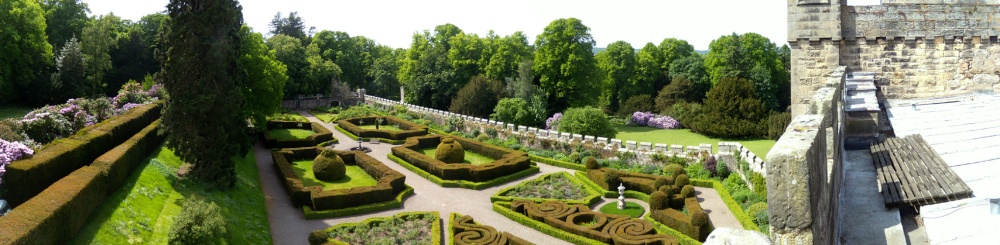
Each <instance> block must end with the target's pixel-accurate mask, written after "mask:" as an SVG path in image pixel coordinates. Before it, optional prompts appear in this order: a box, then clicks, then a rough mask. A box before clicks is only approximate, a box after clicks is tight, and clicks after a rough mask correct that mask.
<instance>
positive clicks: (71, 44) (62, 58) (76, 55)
mask: <svg viewBox="0 0 1000 245" xmlns="http://www.w3.org/2000/svg"><path fill="white" fill-rule="evenodd" d="M62 47H63V48H62V50H60V51H59V56H57V57H56V73H55V74H52V83H53V88H55V89H56V90H57V91H60V92H57V93H56V94H53V95H52V96H54V97H55V98H53V100H54V101H65V100H67V99H70V98H78V97H83V96H84V95H86V94H87V91H89V89H90V86H89V84H88V83H87V76H86V73H85V70H86V65H84V63H85V61H84V58H83V52H82V51H80V42H79V41H77V40H76V38H75V37H71V38H70V39H69V40H67V41H66V44H64V45H63V46H62Z"/></svg>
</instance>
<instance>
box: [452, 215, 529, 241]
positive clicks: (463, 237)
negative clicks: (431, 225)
mask: <svg viewBox="0 0 1000 245" xmlns="http://www.w3.org/2000/svg"><path fill="white" fill-rule="evenodd" d="M448 216H449V217H450V218H449V219H448V226H449V227H448V237H450V238H451V239H450V240H449V242H448V244H451V245H454V244H458V245H470V244H499V245H529V244H530V245H534V243H532V242H529V241H527V240H524V239H521V238H520V237H517V236H515V235H514V234H510V232H506V231H504V232H500V231H497V229H496V228H493V227H492V226H488V225H483V224H479V223H476V221H475V220H474V219H473V218H472V216H469V215H462V214H459V213H455V212H452V213H451V214H449V215H448Z"/></svg>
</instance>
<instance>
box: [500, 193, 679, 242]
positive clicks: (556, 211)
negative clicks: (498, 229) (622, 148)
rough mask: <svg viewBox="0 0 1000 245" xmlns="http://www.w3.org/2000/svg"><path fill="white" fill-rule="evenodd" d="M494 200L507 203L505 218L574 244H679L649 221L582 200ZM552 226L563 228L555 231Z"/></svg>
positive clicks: (501, 203) (503, 203)
mask: <svg viewBox="0 0 1000 245" xmlns="http://www.w3.org/2000/svg"><path fill="white" fill-rule="evenodd" d="M497 204H498V205H500V207H501V208H504V207H503V206H504V205H505V204H507V205H509V211H512V212H507V213H506V214H505V215H506V216H508V218H511V219H513V220H515V221H517V222H519V223H522V224H524V225H527V226H529V227H533V228H536V229H538V230H540V231H542V232H544V233H547V234H549V235H553V236H556V237H559V238H561V239H563V240H567V241H569V242H573V243H577V244H601V243H604V244H648V245H668V244H680V243H679V242H678V241H677V239H676V238H674V237H673V236H670V235H667V234H660V233H658V231H657V230H656V228H655V226H654V225H653V223H650V222H649V221H646V220H643V219H637V218H630V217H628V216H624V215H614V214H604V213H599V212H595V211H592V210H590V208H588V207H587V206H585V205H581V204H572V205H571V204H567V203H565V202H560V201H546V202H542V203H535V202H533V201H528V200H516V201H514V202H512V203H509V204H508V203H505V202H498V203H497ZM496 207H497V206H496V205H494V208H496ZM501 213H503V212H502V211H501ZM512 216H513V217H512ZM540 226H546V227H540ZM552 228H555V229H557V230H559V231H562V232H554V231H553V230H552ZM566 233H569V234H566Z"/></svg>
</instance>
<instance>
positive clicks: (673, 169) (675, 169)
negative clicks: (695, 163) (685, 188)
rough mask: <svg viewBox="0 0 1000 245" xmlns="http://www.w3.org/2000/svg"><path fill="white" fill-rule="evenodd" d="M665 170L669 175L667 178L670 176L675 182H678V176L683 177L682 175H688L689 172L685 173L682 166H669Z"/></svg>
mask: <svg viewBox="0 0 1000 245" xmlns="http://www.w3.org/2000/svg"><path fill="white" fill-rule="evenodd" d="M664 170H665V171H664V172H665V173H666V174H667V176H670V177H673V178H674V181H675V182H676V181H677V176H679V175H682V174H687V172H685V171H684V166H681V165H680V164H670V165H667V166H666V167H665V168H664Z"/></svg>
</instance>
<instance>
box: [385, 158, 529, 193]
mask: <svg viewBox="0 0 1000 245" xmlns="http://www.w3.org/2000/svg"><path fill="white" fill-rule="evenodd" d="M388 158H389V160H392V161H393V162H396V163H398V164H399V165H401V166H403V167H404V168H406V169H408V170H410V171H412V172H413V173H415V174H417V175H420V177H423V178H425V179H427V180H429V181H430V182H431V183H434V184H436V185H440V186H442V187H460V188H467V189H473V190H482V189H486V188H490V187H494V186H498V185H501V184H503V183H507V182H510V181H512V180H516V179H520V178H523V177H526V176H528V175H532V174H535V173H538V172H539V168H538V166H534V165H532V166H530V167H528V169H525V170H521V171H520V172H517V173H513V174H510V175H507V176H503V177H500V178H496V179H491V180H488V181H483V182H472V181H467V180H444V179H441V178H440V177H437V176H434V175H433V174H431V173H428V172H427V171H424V170H423V169H420V168H418V167H417V166H413V164H410V163H408V162H406V161H405V160H403V159H400V158H399V157H396V156H393V155H392V154H389V156H388Z"/></svg>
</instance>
